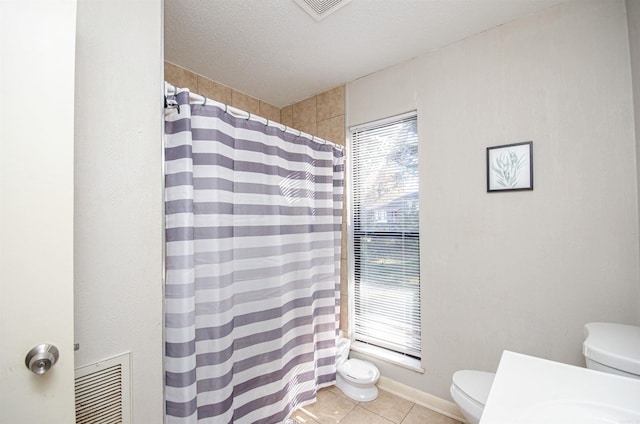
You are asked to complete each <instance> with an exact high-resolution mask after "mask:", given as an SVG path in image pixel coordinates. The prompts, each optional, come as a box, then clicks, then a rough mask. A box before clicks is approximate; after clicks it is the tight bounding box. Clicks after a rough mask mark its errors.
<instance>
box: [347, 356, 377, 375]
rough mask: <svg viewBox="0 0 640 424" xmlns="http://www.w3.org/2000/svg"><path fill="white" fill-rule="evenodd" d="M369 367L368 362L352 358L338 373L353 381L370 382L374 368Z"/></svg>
mask: <svg viewBox="0 0 640 424" xmlns="http://www.w3.org/2000/svg"><path fill="white" fill-rule="evenodd" d="M371 365H372V364H370V363H369V362H365V361H361V360H360V359H355V358H352V359H349V360H348V361H346V362H345V363H344V364H342V365H341V366H340V371H341V372H342V373H343V374H344V375H345V376H347V377H351V378H353V379H354V380H370V379H371V377H373V375H374V374H375V367H372V366H371Z"/></svg>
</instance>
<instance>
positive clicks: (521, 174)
mask: <svg viewBox="0 0 640 424" xmlns="http://www.w3.org/2000/svg"><path fill="white" fill-rule="evenodd" d="M521 190H533V141H525V142H522V143H513V144H503V145H501V146H492V147H487V192H489V193H495V192H502V191H521Z"/></svg>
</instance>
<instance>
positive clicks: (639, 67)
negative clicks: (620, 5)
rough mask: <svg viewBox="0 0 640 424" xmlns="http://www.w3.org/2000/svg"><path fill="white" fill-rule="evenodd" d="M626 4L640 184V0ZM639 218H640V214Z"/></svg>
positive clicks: (632, 0)
mask: <svg viewBox="0 0 640 424" xmlns="http://www.w3.org/2000/svg"><path fill="white" fill-rule="evenodd" d="M626 6H627V25H628V30H629V53H630V54H629V57H630V59H631V80H632V85H633V106H634V107H633V109H634V117H635V119H634V121H635V136H636V171H637V173H638V181H639V183H638V185H639V186H640V166H638V164H640V1H637V0H627V1H626ZM639 197H640V196H639ZM639 202H640V199H639ZM639 210H640V206H639ZM638 219H640V214H639V216H638ZM639 243H640V240H639ZM638 298H639V299H640V287H638Z"/></svg>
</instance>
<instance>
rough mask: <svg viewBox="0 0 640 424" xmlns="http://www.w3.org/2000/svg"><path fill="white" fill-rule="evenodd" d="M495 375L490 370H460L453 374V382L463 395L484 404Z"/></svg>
mask: <svg viewBox="0 0 640 424" xmlns="http://www.w3.org/2000/svg"><path fill="white" fill-rule="evenodd" d="M495 376H496V375H495V374H494V373H492V372H486V371H475V370H461V371H456V373H455V374H453V384H455V385H456V386H457V387H458V389H460V391H462V392H463V393H464V394H465V395H467V396H468V397H470V398H471V399H473V400H475V401H477V402H479V403H481V404H483V405H484V404H485V403H487V397H489V391H491V385H492V384H493V379H494V377H495Z"/></svg>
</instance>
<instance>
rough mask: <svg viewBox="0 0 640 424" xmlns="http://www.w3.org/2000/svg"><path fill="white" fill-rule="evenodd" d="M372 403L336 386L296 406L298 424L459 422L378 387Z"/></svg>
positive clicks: (444, 423) (452, 423)
mask: <svg viewBox="0 0 640 424" xmlns="http://www.w3.org/2000/svg"><path fill="white" fill-rule="evenodd" d="M379 392H380V393H379V395H378V398H377V399H376V400H374V401H372V402H356V401H354V400H352V399H350V398H348V397H347V396H346V395H345V394H344V393H342V391H340V389H338V388H337V387H335V386H331V387H327V388H324V389H322V390H320V391H319V392H318V400H317V401H316V402H315V403H312V404H311V405H307V406H305V407H303V408H300V409H298V410H297V411H296V412H294V413H293V415H292V416H291V418H293V419H295V420H296V421H297V422H298V423H299V424H336V423H340V424H460V422H459V421H456V420H454V419H452V418H449V417H447V416H444V415H441V414H438V413H437V412H434V411H432V410H430V409H428V408H425V407H423V406H420V405H417V404H415V403H413V402H410V401H408V400H405V399H402V398H400V397H398V396H395V395H392V394H391V393H389V392H385V391H382V390H380V391H379Z"/></svg>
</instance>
